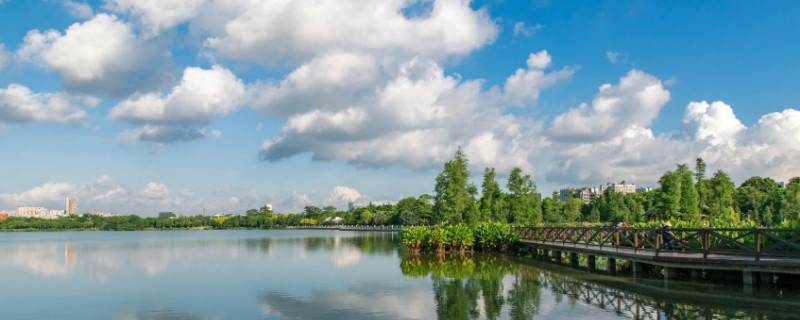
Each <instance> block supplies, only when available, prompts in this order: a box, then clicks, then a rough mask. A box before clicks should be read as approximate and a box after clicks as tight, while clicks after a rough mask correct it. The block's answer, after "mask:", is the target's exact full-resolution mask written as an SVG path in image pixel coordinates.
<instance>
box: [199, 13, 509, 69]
mask: <svg viewBox="0 0 800 320" xmlns="http://www.w3.org/2000/svg"><path fill="white" fill-rule="evenodd" d="M410 5H413V3H412V2H411V1H370V0H361V1H310V0H296V1H252V2H241V3H225V2H215V3H211V4H210V5H209V6H206V7H204V8H203V10H202V11H203V12H201V13H200V14H199V16H198V18H197V19H196V20H197V21H194V22H193V26H194V28H195V29H200V30H203V31H204V32H206V33H208V34H210V35H211V36H210V37H209V38H208V39H207V40H206V43H205V45H206V46H207V47H208V48H210V49H213V50H214V51H215V52H218V53H220V54H222V55H224V56H227V57H232V58H237V59H245V60H251V61H256V62H260V63H276V62H280V61H282V60H287V59H288V60H297V59H304V58H309V57H313V56H316V55H318V54H319V53H323V52H330V51H336V50H349V51H358V52H370V53H375V54H379V55H387V54H388V55H392V56H397V55H400V56H404V57H410V56H415V55H422V56H426V57H444V56H446V55H453V54H466V53H469V52H471V51H473V50H475V49H477V48H479V47H481V46H483V45H485V44H487V43H489V42H492V41H493V40H494V38H495V36H496V35H497V27H496V26H495V24H494V22H493V21H492V20H491V19H490V18H489V16H488V15H487V14H486V12H485V11H483V10H473V9H472V8H471V7H470V3H469V1H463V0H438V1H435V2H433V3H432V4H431V10H430V12H428V13H427V14H425V15H421V16H416V17H407V16H405V15H404V14H403V9H404V8H405V7H407V6H410Z"/></svg>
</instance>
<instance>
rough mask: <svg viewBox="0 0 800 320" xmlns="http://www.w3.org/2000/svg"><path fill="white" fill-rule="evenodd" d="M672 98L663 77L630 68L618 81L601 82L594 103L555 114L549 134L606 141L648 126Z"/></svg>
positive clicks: (575, 139)
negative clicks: (665, 86) (635, 128)
mask: <svg viewBox="0 0 800 320" xmlns="http://www.w3.org/2000/svg"><path fill="white" fill-rule="evenodd" d="M669 99H670V93H669V91H667V90H666V89H665V88H664V85H663V84H662V82H661V80H659V79H658V78H656V77H654V76H652V75H650V74H647V73H644V72H642V71H640V70H631V71H630V72H628V73H627V74H626V75H625V76H623V77H622V78H620V80H619V83H618V84H616V85H612V84H609V83H606V84H603V85H602V86H600V89H599V90H598V93H597V94H596V95H595V96H594V99H593V100H592V102H591V104H587V103H584V104H581V105H580V106H578V107H576V108H572V109H570V110H569V111H567V112H566V113H564V114H561V115H558V116H556V117H555V119H554V120H553V123H552V127H551V128H550V135H551V137H552V138H553V139H555V140H557V141H564V142H569V141H572V142H590V141H605V140H608V139H610V138H613V137H616V136H619V135H620V134H621V133H623V132H624V131H626V130H627V129H629V128H631V127H639V128H646V127H648V126H649V125H650V123H651V122H652V121H653V120H654V119H655V118H656V116H657V115H658V112H659V111H660V110H661V108H662V107H663V106H664V105H665V104H666V103H667V101H669Z"/></svg>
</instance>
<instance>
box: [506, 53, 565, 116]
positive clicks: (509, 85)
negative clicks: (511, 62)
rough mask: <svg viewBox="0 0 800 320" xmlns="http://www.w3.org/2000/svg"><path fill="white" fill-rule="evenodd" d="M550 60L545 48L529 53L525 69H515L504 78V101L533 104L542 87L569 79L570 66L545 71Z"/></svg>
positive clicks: (517, 104) (523, 104)
mask: <svg viewBox="0 0 800 320" xmlns="http://www.w3.org/2000/svg"><path fill="white" fill-rule="evenodd" d="M551 62H552V58H551V57H550V54H549V53H548V52H547V50H542V51H539V52H536V53H531V54H530V55H529V56H528V61H527V69H523V68H520V69H517V71H516V72H515V73H514V74H513V75H511V76H509V77H508V78H507V79H506V82H505V86H504V90H505V98H506V102H507V103H508V104H510V105H516V106H525V105H533V104H535V103H536V101H538V100H539V94H540V92H541V90H542V89H544V88H547V87H550V86H552V85H554V84H556V83H558V82H560V81H562V80H566V79H569V78H571V77H572V75H573V74H574V73H575V69H574V68H571V67H566V68H563V69H561V70H558V71H554V72H545V71H544V69H547V68H548V67H550V64H551Z"/></svg>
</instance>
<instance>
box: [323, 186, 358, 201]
mask: <svg viewBox="0 0 800 320" xmlns="http://www.w3.org/2000/svg"><path fill="white" fill-rule="evenodd" d="M361 198H362V195H361V193H360V192H358V190H356V189H355V188H353V187H348V186H336V187H334V188H333V191H331V194H330V196H328V201H327V203H330V204H345V203H349V202H356V201H358V200H359V199H361Z"/></svg>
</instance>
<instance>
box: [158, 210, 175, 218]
mask: <svg viewBox="0 0 800 320" xmlns="http://www.w3.org/2000/svg"><path fill="white" fill-rule="evenodd" d="M158 217H159V218H175V213H174V212H172V211H165V212H159V213H158Z"/></svg>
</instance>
